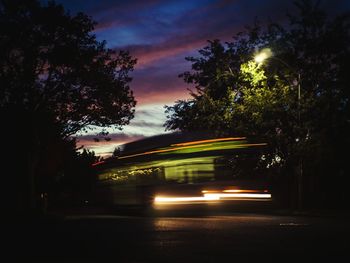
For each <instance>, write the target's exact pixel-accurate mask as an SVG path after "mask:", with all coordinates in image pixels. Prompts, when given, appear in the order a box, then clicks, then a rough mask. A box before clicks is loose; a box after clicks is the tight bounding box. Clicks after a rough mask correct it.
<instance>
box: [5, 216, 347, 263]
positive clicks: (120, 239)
mask: <svg viewBox="0 0 350 263" xmlns="http://www.w3.org/2000/svg"><path fill="white" fill-rule="evenodd" d="M348 219H349V218H345V217H320V216H281V215H271V214H247V213H233V214H229V215H205V216H201V215H197V216H158V217H154V216H128V215H125V216H115V215H80V216H78V215H76V216H74V215H71V216H66V217H64V218H59V219H50V220H47V219H45V220H44V219H43V220H39V221H35V222H31V221H30V220H23V221H22V222H21V223H19V222H20V221H18V222H12V223H7V224H6V225H5V228H6V233H7V235H5V236H6V239H7V240H6V245H7V246H6V247H5V249H6V252H7V253H9V254H10V257H9V258H10V259H11V260H10V261H6V262H11V261H15V262H38V261H41V262H237V260H238V259H239V260H243V259H244V260H245V261H246V260H247V259H256V260H258V261H259V262H261V261H262V262H266V261H270V260H272V259H279V261H282V260H283V261H284V260H289V259H292V258H294V259H299V260H303V262H304V260H306V259H309V260H310V262H316V261H317V260H318V259H325V258H327V259H331V260H332V262H338V260H342V262H349V261H348V258H349V251H350V242H349V234H350V227H349V225H348V223H349V221H348ZM3 237H4V236H3ZM3 248H4V245H3ZM344 259H345V261H344ZM18 260H21V261H18ZM3 262H5V261H3ZM305 262H307V261H305Z"/></svg>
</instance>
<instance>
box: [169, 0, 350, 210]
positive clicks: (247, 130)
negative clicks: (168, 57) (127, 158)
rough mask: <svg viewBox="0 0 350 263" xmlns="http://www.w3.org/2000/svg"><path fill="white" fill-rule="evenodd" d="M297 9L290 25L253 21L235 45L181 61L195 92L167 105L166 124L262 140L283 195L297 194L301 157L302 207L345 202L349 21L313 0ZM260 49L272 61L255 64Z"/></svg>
mask: <svg viewBox="0 0 350 263" xmlns="http://www.w3.org/2000/svg"><path fill="white" fill-rule="evenodd" d="M295 4H296V7H297V13H295V14H288V21H289V24H285V25H279V24H276V23H269V24H268V25H267V26H266V27H262V26H260V23H259V22H256V23H255V24H254V25H253V26H252V27H248V28H247V30H246V31H245V32H243V33H239V34H238V35H236V36H235V37H234V40H233V41H232V42H228V43H225V44H222V43H220V41H218V40H215V41H209V44H208V46H207V47H205V48H203V49H201V50H199V57H190V58H186V59H187V60H188V61H190V62H191V63H192V70H191V71H189V72H185V73H184V74H182V75H180V77H183V78H184V80H185V82H187V83H192V84H195V85H196V89H195V91H192V93H191V95H192V98H191V99H190V100H187V101H178V102H176V104H175V105H173V106H166V113H167V121H166V123H165V127H166V129H169V130H174V129H178V130H185V131H186V130H190V131H193V130H207V129H208V130H211V131H216V133H218V134H233V135H245V136H259V137H261V138H265V139H267V140H268V141H269V145H270V151H269V153H267V155H266V156H265V160H266V167H268V169H269V170H270V173H271V174H272V175H273V176H274V177H278V178H279V179H278V180H281V181H283V182H284V185H286V187H287V188H288V189H284V190H285V191H284V192H285V193H288V191H290V192H291V193H292V194H291V196H292V197H293V196H294V197H295V194H294V193H295V192H294V189H295V187H294V186H293V185H296V176H293V175H296V174H297V173H298V171H297V170H298V169H297V167H298V166H299V164H298V160H300V159H301V158H302V160H303V171H304V178H303V184H304V193H305V195H306V197H307V198H306V199H307V200H306V202H309V204H310V205H320V204H321V203H322V204H325V203H327V202H328V205H330V204H332V205H334V204H336V205H342V204H344V203H345V202H346V201H345V196H346V195H345V191H346V189H345V188H344V187H343V185H344V182H345V176H344V175H345V174H347V173H348V171H349V168H348V165H347V161H346V157H345V156H344V154H342V153H343V152H345V151H346V149H347V147H349V145H350V141H349V136H348V135H347V134H349V132H350V125H349V124H350V123H349V121H348V120H349V119H350V116H349V113H350V109H349V106H350V105H349V95H350V94H349V83H350V82H349V77H350V75H349V74H346V73H345V72H349V68H350V59H349V58H350V45H349V43H350V41H349V40H350V27H349V21H350V20H349V18H350V16H349V14H344V15H339V16H336V17H333V18H329V17H328V16H327V14H326V13H325V12H324V11H323V10H322V9H321V8H320V5H319V2H315V1H310V0H301V1H296V2H295ZM264 48H269V49H271V50H272V52H273V56H272V57H271V59H268V60H266V61H265V62H264V63H261V64H258V63H256V62H254V60H253V57H254V55H255V54H256V53H257V51H259V50H262V49H264ZM299 76H300V78H299ZM298 85H300V87H301V97H300V100H298ZM298 116H300V118H299V117H298ZM276 158H277V160H278V162H277V161H276ZM330 185H332V187H331V188H332V189H337V190H334V191H333V192H332V191H329V188H330V187H329V186H330ZM326 190H327V191H326ZM334 196H339V197H341V198H339V199H338V200H337V201H336V202H335V201H334V200H333V199H332V198H333V197H334ZM294 199H295V198H294Z"/></svg>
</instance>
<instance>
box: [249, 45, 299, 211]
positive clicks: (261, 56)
mask: <svg viewBox="0 0 350 263" xmlns="http://www.w3.org/2000/svg"><path fill="white" fill-rule="evenodd" d="M272 55H273V54H272V51H271V49H269V48H265V49H263V50H262V51H261V52H260V53H258V54H256V55H255V57H254V60H255V62H256V63H258V64H260V63H263V62H264V61H265V60H266V59H269V58H271V59H274V60H276V61H278V62H280V63H281V64H283V65H284V66H285V67H287V68H288V69H290V70H291V71H292V72H293V73H294V74H295V75H296V78H297V88H298V128H299V130H300V128H301V118H300V112H301V109H300V107H301V105H300V99H301V75H300V72H299V71H297V70H295V69H294V68H293V67H291V66H290V65H289V64H288V63H286V62H285V61H284V60H282V59H280V58H277V57H274V56H272ZM299 137H300V131H299ZM299 141H300V138H297V142H299ZM297 182H298V209H302V204H303V159H302V157H301V153H300V152H299V174H298V178H297Z"/></svg>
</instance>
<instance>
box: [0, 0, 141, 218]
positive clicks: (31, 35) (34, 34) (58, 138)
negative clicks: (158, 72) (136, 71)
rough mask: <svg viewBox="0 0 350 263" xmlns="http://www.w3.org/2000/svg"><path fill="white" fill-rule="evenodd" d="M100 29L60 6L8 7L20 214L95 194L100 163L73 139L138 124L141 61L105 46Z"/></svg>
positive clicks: (6, 91) (6, 143) (8, 161)
mask: <svg viewBox="0 0 350 263" xmlns="http://www.w3.org/2000/svg"><path fill="white" fill-rule="evenodd" d="M95 24H96V23H95V22H94V21H92V19H91V18H90V17H88V16H87V15H85V14H83V13H77V14H75V15H71V14H69V13H67V12H66V11H65V10H64V8H63V7H62V6H61V5H58V4H55V3H54V2H48V3H47V4H42V3H40V2H39V1H36V0H1V1H0V113H1V134H2V137H1V138H2V140H3V147H2V151H3V153H4V154H5V157H4V158H2V160H3V166H2V169H1V170H2V172H1V173H2V189H3V190H4V191H2V192H3V194H4V198H5V199H4V200H5V201H6V202H5V203H6V204H7V205H9V208H10V209H12V210H14V211H17V212H23V211H28V210H35V209H38V208H39V206H40V205H39V203H38V201H39V200H41V199H45V198H46V196H47V194H48V199H50V197H53V196H55V195H57V193H58V192H59V191H63V192H70V193H72V192H79V191H85V190H83V189H88V188H87V187H85V188H84V184H87V183H88V182H87V181H86V179H84V178H83V177H82V176H83V173H85V172H86V169H87V167H89V166H90V164H91V163H92V162H94V161H95V160H96V157H95V156H94V154H93V153H91V152H88V151H83V152H78V151H77V149H76V142H75V140H74V138H73V137H72V135H74V134H76V133H77V132H79V131H84V129H88V127H89V125H96V126H102V127H108V126H115V127H117V128H119V127H121V126H123V125H126V124H128V123H129V121H130V119H131V118H132V117H133V114H134V106H135V104H136V101H135V100H134V97H133V94H132V91H131V90H130V88H129V82H130V81H131V78H130V77H129V72H130V71H132V70H133V67H134V65H135V63H136V59H134V58H132V57H131V56H130V55H129V53H128V52H125V51H120V52H119V53H116V52H114V51H112V50H110V49H108V48H106V43H105V42H99V41H97V40H96V37H95V35H94V34H93V33H92V32H93V30H94V26H95ZM84 169H85V170H84ZM5 171H6V172H5Z"/></svg>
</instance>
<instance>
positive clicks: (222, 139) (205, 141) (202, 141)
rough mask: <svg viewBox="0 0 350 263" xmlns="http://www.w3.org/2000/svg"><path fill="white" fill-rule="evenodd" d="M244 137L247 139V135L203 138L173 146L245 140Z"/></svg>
mask: <svg viewBox="0 0 350 263" xmlns="http://www.w3.org/2000/svg"><path fill="white" fill-rule="evenodd" d="M244 139H246V137H228V138H220V139H209V140H201V141H192V142H184V143H176V144H172V145H171V146H187V145H194V144H200V143H208V142H223V141H237V140H244Z"/></svg>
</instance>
